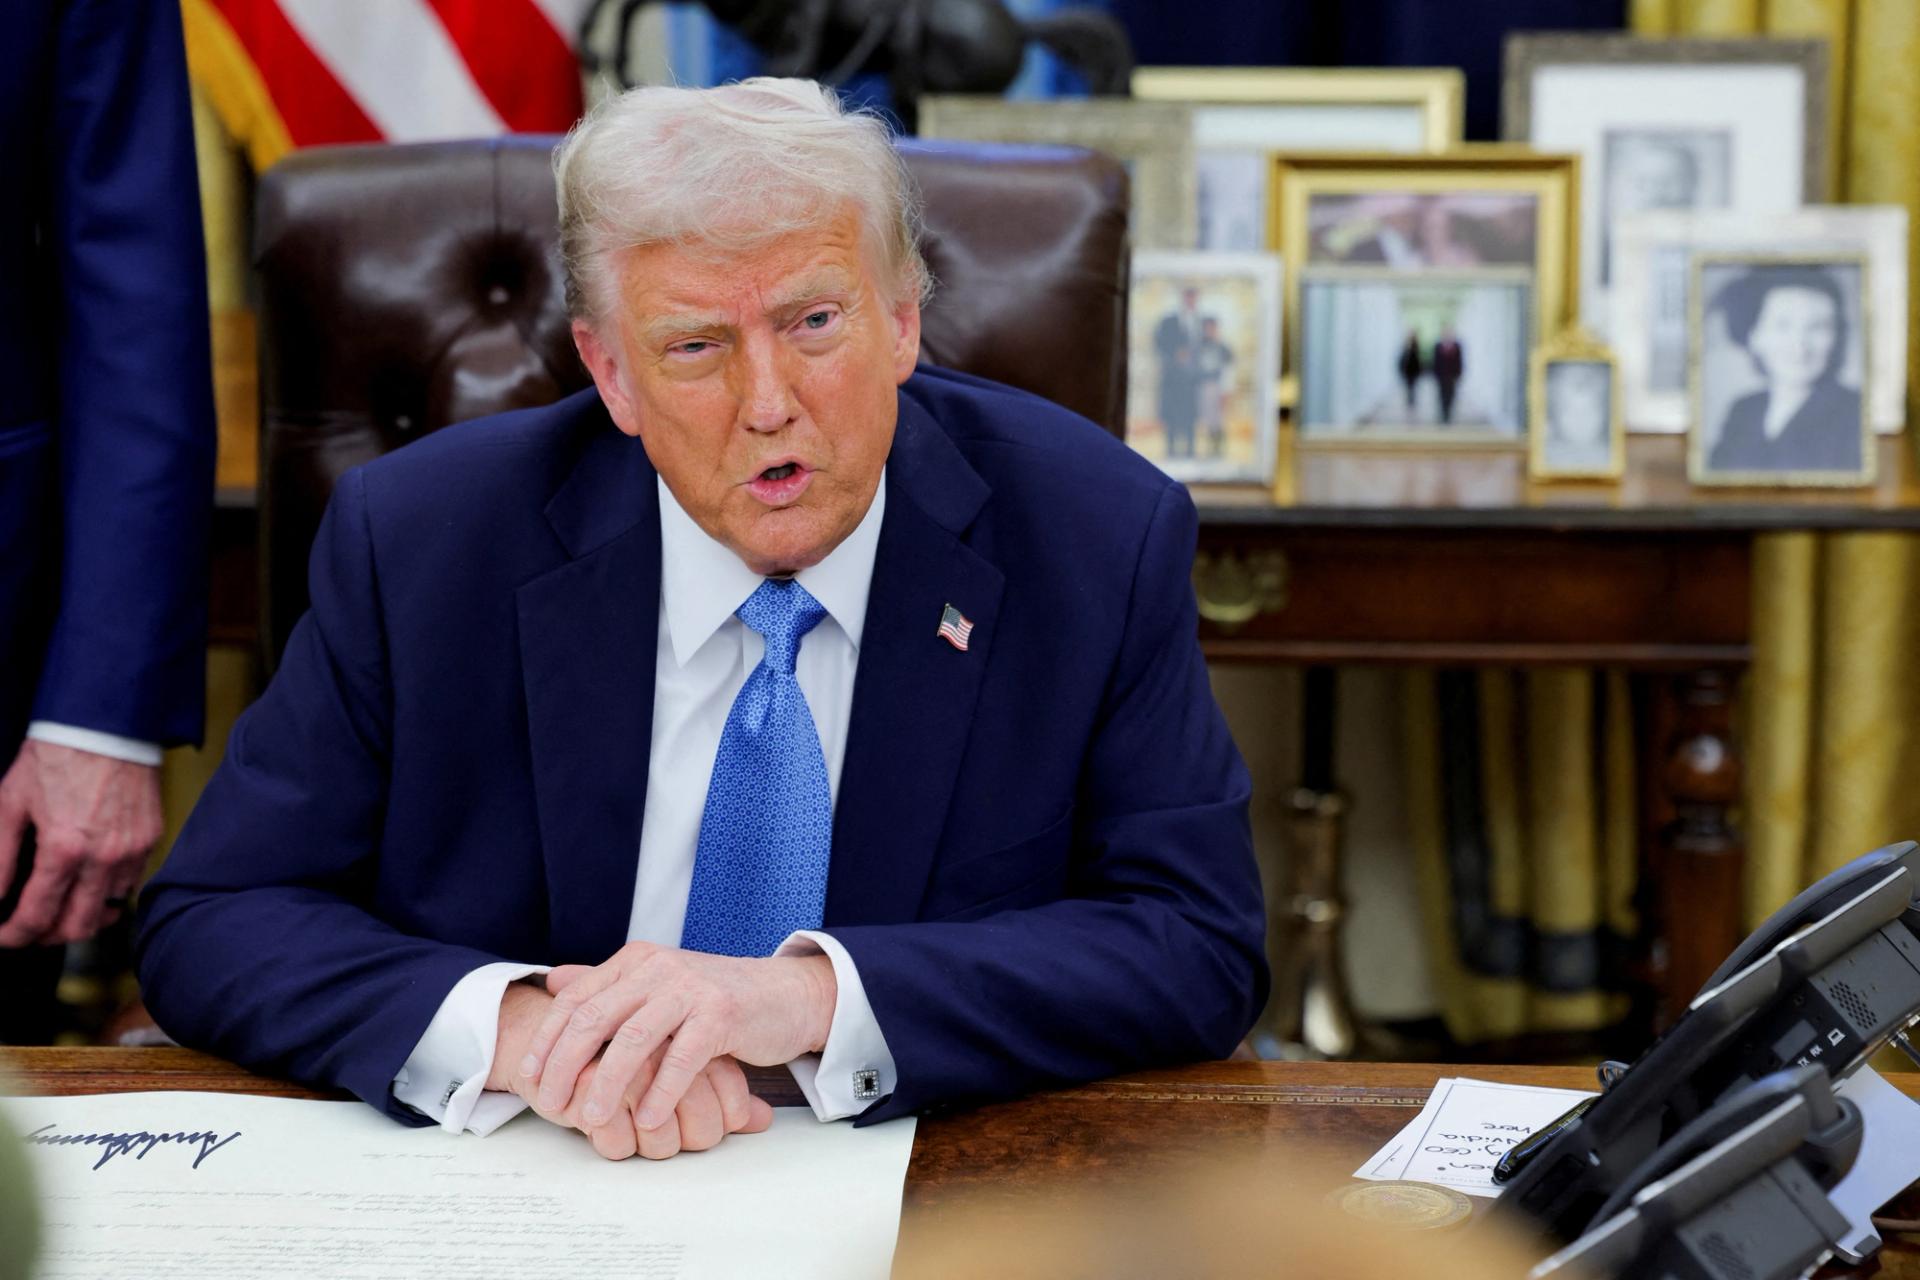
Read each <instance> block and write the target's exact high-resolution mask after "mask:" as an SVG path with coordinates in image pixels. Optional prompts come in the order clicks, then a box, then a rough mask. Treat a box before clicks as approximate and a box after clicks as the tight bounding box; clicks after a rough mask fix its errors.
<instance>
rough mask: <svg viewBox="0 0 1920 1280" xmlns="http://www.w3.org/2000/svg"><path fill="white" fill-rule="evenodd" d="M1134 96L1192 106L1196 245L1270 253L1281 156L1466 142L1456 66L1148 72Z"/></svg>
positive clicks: (1430, 148)
mask: <svg viewBox="0 0 1920 1280" xmlns="http://www.w3.org/2000/svg"><path fill="white" fill-rule="evenodd" d="M1133 96H1134V97H1135V98H1137V99H1142V100H1146V101H1155V102H1176V103H1179V104H1181V105H1183V106H1186V107H1188V108H1190V109H1191V112H1192V115H1191V120H1192V127H1193V156H1194V177H1195V200H1196V208H1195V224H1196V236H1195V239H1194V247H1195V248H1198V249H1218V250H1227V251H1239V252H1244V251H1249V250H1260V249H1264V248H1265V247H1266V224H1267V214H1266V210H1267V205H1268V203H1269V202H1270V200H1271V198H1272V192H1271V190H1270V186H1271V176H1272V175H1271V170H1270V169H1269V166H1268V158H1269V157H1270V156H1271V155H1272V154H1273V153H1275V152H1295V151H1349V152H1351V151H1389V152H1396V153H1422V152H1429V153H1430V152H1438V151H1445V150H1447V149H1448V148H1450V147H1453V146H1457V145H1459V143H1460V139H1461V134H1462V128H1463V120H1464V113H1465V104H1466V77H1465V75H1464V74H1462V72H1461V71H1460V70H1459V69H1458V68H1456V67H1424V68H1406V69H1401V68H1382V67H1365V68H1318V67H1315V68H1300V67H1140V68H1138V69H1136V70H1135V71H1134V73H1133Z"/></svg>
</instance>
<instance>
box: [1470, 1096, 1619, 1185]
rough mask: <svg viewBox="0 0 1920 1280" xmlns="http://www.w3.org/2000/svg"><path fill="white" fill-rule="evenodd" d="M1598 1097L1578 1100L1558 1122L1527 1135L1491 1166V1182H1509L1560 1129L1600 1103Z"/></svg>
mask: <svg viewBox="0 0 1920 1280" xmlns="http://www.w3.org/2000/svg"><path fill="white" fill-rule="evenodd" d="M1600 1097H1601V1095H1599V1094H1597V1093H1596V1094H1594V1095H1593V1096H1592V1097H1591V1098H1582V1099H1580V1101H1578V1102H1576V1103H1574V1104H1573V1106H1571V1107H1569V1108H1568V1109H1567V1112H1566V1114H1565V1115H1562V1116H1561V1117H1560V1118H1559V1119H1558V1120H1555V1121H1554V1122H1553V1123H1552V1124H1550V1125H1548V1126H1547V1127H1546V1128H1544V1129H1540V1130H1537V1131H1536V1132H1534V1133H1532V1134H1529V1135H1528V1136H1527V1138H1526V1139H1525V1140H1524V1141H1522V1142H1519V1143H1516V1144H1515V1145H1514V1147H1513V1149H1512V1150H1510V1151H1508V1152H1507V1154H1505V1155H1503V1156H1501V1157H1500V1160H1499V1163H1497V1164H1495V1165H1494V1166H1493V1180H1494V1181H1495V1182H1508V1181H1511V1180H1512V1178H1513V1176H1514V1175H1515V1174H1517V1173H1519V1172H1520V1171H1521V1170H1522V1169H1524V1168H1526V1167H1527V1163H1528V1162H1529V1161H1530V1160H1532V1159H1533V1158H1534V1157H1535V1156H1537V1155H1539V1154H1540V1152H1541V1150H1542V1149H1543V1148H1545V1147H1546V1145H1547V1144H1548V1143H1549V1142H1551V1141H1553V1139H1554V1138H1555V1137H1556V1136H1558V1134H1559V1133H1560V1131H1561V1130H1562V1129H1564V1128H1566V1127H1567V1126H1568V1125H1570V1124H1572V1123H1573V1122H1574V1121H1575V1120H1578V1119H1579V1118H1580V1117H1581V1116H1583V1115H1585V1114H1587V1108H1589V1107H1591V1106H1592V1105H1593V1104H1594V1103H1596V1102H1598V1101H1600Z"/></svg>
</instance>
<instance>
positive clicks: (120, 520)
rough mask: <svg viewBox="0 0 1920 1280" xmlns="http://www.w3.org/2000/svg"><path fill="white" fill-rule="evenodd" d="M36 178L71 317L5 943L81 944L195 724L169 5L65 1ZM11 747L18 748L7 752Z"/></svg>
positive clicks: (210, 451)
mask: <svg viewBox="0 0 1920 1280" xmlns="http://www.w3.org/2000/svg"><path fill="white" fill-rule="evenodd" d="M59 24H60V28H59V32H58V36H57V38H56V41H55V58H56V66H55V67H54V69H53V71H52V73H51V74H50V76H49V77H48V83H49V84H50V85H51V86H52V93H53V101H52V102H51V103H50V104H49V109H48V112H47V116H46V119H47V121H48V137H47V139H46V145H45V148H44V150H43V152H42V155H43V157H44V160H43V163H44V164H45V166H46V170H45V172H44V174H43V179H42V181H40V182H39V183H36V184H35V185H37V186H40V187H42V188H43V189H45V190H46V191H47V192H48V193H49V196H50V204H49V207H48V208H47V211H46V221H45V224H44V228H43V234H44V236H45V242H46V245H47V247H48V250H49V255H50V258H51V262H52V268H53V276H54V297H55V300H56V302H57V304H58V305H57V309H56V310H55V311H54V312H52V313H51V314H50V315H49V316H48V317H47V323H48V324H49V325H51V326H52V327H53V329H54V333H55V338H54V347H55V351H56V353H57V360H58V362H59V368H58V386H59V389H58V393H57V403H58V410H57V417H56V420H55V447H56V449H57V451H58V458H59V490H60V498H59V522H60V524H59V533H58V537H59V546H60V576H59V582H58V588H57V591H58V597H57V601H56V613H55V620H54V626H53V631H52V636H51V639H50V640H49V643H48V646H47V650H46V657H45V661H44V663H43V664H42V668H41V675H40V680H39V684H38V687H37V689H36V692H35V697H34V703H33V721H34V723H33V725H32V727H31V729H30V733H29V736H30V739H31V740H30V741H29V743H28V744H27V745H26V746H25V747H23V748H22V750H21V752H20V755H19V757H18V758H17V759H15V760H13V761H12V762H11V767H10V768H9V769H8V770H7V773H6V776H5V778H4V779H0V885H4V884H5V883H6V882H7V881H9V880H10V879H11V878H12V876H13V873H14V864H15V860H16V857H17V854H18V850H19V847H20V837H21V834H22V832H23V831H24V829H25V828H26V826H27V825H28V824H31V825H32V826H33V827H34V828H36V830H37V832H38V845H39V852H38V855H37V857H36V860H35V864H34V870H33V875H32V877H31V879H30V880H29V881H28V883H27V884H26V886H25V888H24V890H23V892H22V894H21V898H20V902H19V905H18V907H17V908H16V909H15V911H14V913H13V915H12V917H11V918H10V919H9V920H8V921H6V922H5V923H4V924H0V946H17V945H22V944H26V943H36V942H62V941H71V940H73V939H76V938H82V937H85V936H87V935H88V934H90V933H92V932H94V930H96V929H97V928H99V927H100V925H101V924H103V923H105V922H106V919H107V917H108V915H109V914H110V912H109V911H108V910H107V909H106V908H105V906H104V903H105V901H106V899H108V898H109V897H117V896H122V895H124V894H126V893H127V892H128V891H129V890H130V889H131V888H132V887H133V885H134V884H135V883H136V882H137V881H138V878H139V875H140V871H141V867H142V863H143V861H144V858H145V855H146V851H147V849H148V848H149V847H150V846H151V845H152V843H153V841H154V840H155V839H156V838H157V837H158V835H159V832H160V804H159V775H158V771H157V769H156V768H155V767H154V763H155V758H156V756H157V753H158V748H159V747H160V746H161V745H164V744H170V743H178V742H197V741H198V740H199V739H200V735H201V732H202V728H203V718H204V702H205V661H206V658H205V642H206V612H207V601H206V595H207V566H206V558H207V529H208V521H209V517H210V515H211V511H212V497H213V459H214V420H213V394H212V385H211V369H210V357H209V351H208V334H207V297H206V261H205V250H204V246H203V244H202V240H201V223H200V203H199V187H198V179H197V176H196V172H195V168H194V153H193V122H192V115H191V110H190V106H189V100H188V91H187V74H186V62H185V53H184V46H183V43H182V36H181V29H180V9H179V6H178V4H176V3H173V0H72V2H71V3H67V4H65V5H63V6H61V13H60V17H59ZM9 745H10V744H9Z"/></svg>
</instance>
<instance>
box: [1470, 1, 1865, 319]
mask: <svg viewBox="0 0 1920 1280" xmlns="http://www.w3.org/2000/svg"><path fill="white" fill-rule="evenodd" d="M1828 68H1829V55H1828V51H1827V45H1826V42H1825V41H1823V40H1817V39H1783V38H1773V37H1756V38H1738V39H1715V38H1677V39H1668V38H1655V37H1643V36H1632V35H1624V34H1611V33H1599V32H1541V33H1536V32H1516V33H1514V34H1512V35H1510V36H1508V37H1507V43H1506V49H1505V66H1504V74H1503V78H1502V86H1501V132H1502V136H1503V137H1505V138H1507V139H1508V140H1509V141H1513V142H1524V143H1527V144H1530V145H1532V146H1536V147H1540V148H1542V149H1545V150H1552V151H1572V152H1576V153H1578V154H1579V155H1580V157H1581V159H1582V162H1583V164H1584V166H1585V170H1584V172H1585V175H1586V181H1585V184H1584V192H1583V195H1582V204H1581V210H1580V219H1581V225H1582V226H1583V227H1584V228H1585V229H1586V233H1585V235H1584V236H1583V240H1582V244H1581V246H1580V260H1579V276H1580V314H1581V315H1582V316H1583V317H1584V318H1585V320H1586V323H1587V324H1588V325H1589V327H1591V328H1592V329H1593V330H1594V331H1595V332H1596V333H1598V334H1599V335H1601V336H1602V337H1603V338H1605V339H1606V340H1608V341H1610V342H1612V343H1614V344H1615V345H1616V346H1617V345H1618V344H1619V338H1620V335H1619V334H1618V333H1616V332H1615V330H1614V327H1613V321H1612V316H1611V311H1610V303H1611V286H1612V275H1613V238H1614V223H1615V222H1616V220H1617V219H1618V217H1619V216H1621V215H1623V214H1624V213H1626V212H1629V211H1637V210H1641V209H1647V208H1695V209H1709V208H1725V209H1728V210H1732V211H1735V212H1738V213H1741V214H1744V215H1746V216H1749V217H1755V216H1762V215H1767V214H1773V213H1781V212H1786V211H1787V210H1790V209H1793V208H1797V207H1798V206H1800V205H1802V204H1817V203H1820V202H1821V201H1822V200H1823V199H1825V197H1826V192H1827V188H1828V183H1829V176H1828V175H1829V165H1830V163H1831V153H1830V150H1829V137H1828V83H1829V80H1828V77H1829V69H1828Z"/></svg>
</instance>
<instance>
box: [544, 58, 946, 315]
mask: <svg viewBox="0 0 1920 1280" xmlns="http://www.w3.org/2000/svg"><path fill="white" fill-rule="evenodd" d="M553 172H554V178H555V185H556V186H557V187H558V189H559V199H560V253H561V256H562V258H563V259H564V261H565V264H566V272H567V309H568V311H569V312H570V313H571V314H572V315H573V316H574V317H576V318H577V319H582V320H586V321H587V322H589V323H594V322H597V321H599V320H602V319H605V318H608V317H610V316H611V315H612V314H613V303H614V298H615V291H616V290H617V288H618V279H617V277H616V272H615V263H614V261H613V259H614V257H615V255H617V254H619V253H620V252H621V251H623V250H626V249H632V248H637V247H639V246H641V245H651V244H663V243H672V244H684V245H688V246H691V247H696V248H700V249H706V250H710V251H713V252H717V253H722V254H725V253H730V252H742V251H746V250H750V249H754V248H758V247H759V246H761V245H764V244H766V243H768V242H769V241H771V240H774V239H776V238H778V237H780V236H783V235H787V234H790V233H792V232H795V231H802V230H806V229H809V228H816V227H820V226H823V225H825V224H826V223H827V222H829V221H830V220H831V219H833V218H835V217H837V216H838V215H839V213H840V212H841V210H842V209H844V208H845V207H846V206H847V205H849V204H851V205H852V206H853V207H854V208H855V209H856V210H857V211H858V214H859V217H860V221H861V224H862V232H863V234H864V236H865V237H866V248H867V251H868V252H869V253H871V254H872V256H873V261H874V262H875V263H877V264H878V266H879V270H880V272H881V278H880V280H879V281H878V284H879V287H880V290H881V292H882V293H883V294H885V295H886V296H887V297H888V299H889V300H890V301H902V300H905V299H909V298H911V299H914V300H915V301H925V298H926V295H927V292H928V290H929V287H930V285H931V280H930V278H929V277H928V274H927V269H926V264H925V263H924V262H923V261H922V260H921V258H920V250H919V231H920V204H919V197H918V193H917V192H916V190H915V188H914V183H913V179H912V177H911V176H910V175H909V174H908V173H907V168H906V165H905V164H904V163H903V162H902V161H901V159H900V155H899V153H898V152H897V151H895V150H894V148H893V143H892V140H891V139H890V137H889V136H888V130H887V126H886V123H885V122H884V121H883V120H881V119H880V117H879V116H877V115H874V114H872V113H870V112H865V111H848V110H846V109H845V108H844V107H842V105H841V103H840V99H839V97H838V95H836V94H835V93H834V92H833V91H832V90H831V89H828V88H826V87H824V86H822V85H820V84H817V83H815V82H814V81H812V80H782V79H775V78H773V77H770V76H759V77H756V78H754V79H751V80H742V81H740V82H739V83H737V84H729V85H723V86H721V87H719V88H717V89H681V88H670V87H666V86H648V87H643V88H639V89H630V90H628V91H627V92H625V93H622V94H617V95H614V96H611V97H608V98H606V99H604V100H602V101H601V102H600V103H599V104H598V105H597V106H595V107H594V108H593V110H591V111H589V112H588V113H587V114H586V116H585V117H584V118H582V119H581V121H580V122H579V123H578V124H576V125H574V127H573V130H572V131H571V132H570V133H568V134H567V136H566V139H565V141H563V142H562V143H561V144H560V146H559V149H558V150H556V151H555V152H554V155H553Z"/></svg>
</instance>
